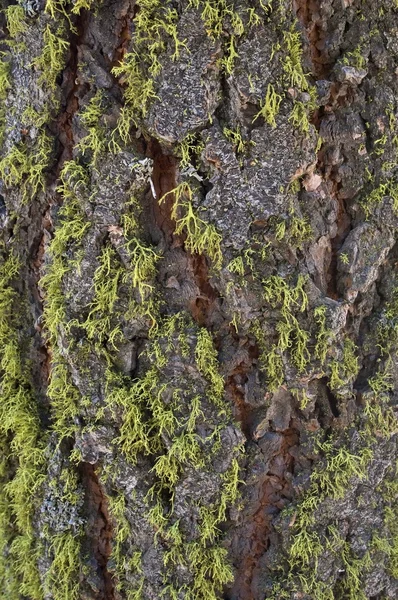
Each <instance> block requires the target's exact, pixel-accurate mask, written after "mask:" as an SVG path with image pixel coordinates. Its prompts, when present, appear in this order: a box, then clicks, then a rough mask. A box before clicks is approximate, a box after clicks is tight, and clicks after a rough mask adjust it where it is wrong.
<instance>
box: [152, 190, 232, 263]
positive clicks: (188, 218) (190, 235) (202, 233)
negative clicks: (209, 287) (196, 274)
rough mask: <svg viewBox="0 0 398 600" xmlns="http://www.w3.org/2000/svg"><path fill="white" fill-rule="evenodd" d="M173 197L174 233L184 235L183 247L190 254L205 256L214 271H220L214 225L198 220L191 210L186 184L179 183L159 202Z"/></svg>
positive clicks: (172, 216)
mask: <svg viewBox="0 0 398 600" xmlns="http://www.w3.org/2000/svg"><path fill="white" fill-rule="evenodd" d="M170 195H173V196H174V204H173V209H172V211H171V218H172V219H174V221H175V222H176V229H175V233H176V234H177V235H180V234H184V235H185V236H186V238H185V247H186V248H187V250H189V251H190V252H192V253H198V254H207V255H208V256H209V257H210V259H211V260H212V261H213V265H214V267H215V269H221V265H222V253H221V239H222V238H221V235H220V234H219V233H218V232H217V231H216V228H215V227H214V225H209V224H208V223H206V221H203V220H202V219H200V218H199V217H198V216H197V215H196V214H195V213H194V210H193V207H192V197H193V192H192V189H191V188H190V186H189V185H188V184H187V183H180V185H178V186H177V187H176V188H175V189H173V190H171V191H170V192H168V193H167V194H165V195H164V196H163V197H162V198H161V199H160V202H164V200H165V199H166V198H167V197H168V196H170Z"/></svg>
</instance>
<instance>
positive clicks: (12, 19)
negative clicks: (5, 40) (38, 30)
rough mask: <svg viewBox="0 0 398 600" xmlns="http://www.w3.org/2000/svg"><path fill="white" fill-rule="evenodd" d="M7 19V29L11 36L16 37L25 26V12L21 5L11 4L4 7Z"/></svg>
mask: <svg viewBox="0 0 398 600" xmlns="http://www.w3.org/2000/svg"><path fill="white" fill-rule="evenodd" d="M5 15H6V20H7V29H8V33H9V34H10V37H11V38H13V39H14V38H16V37H17V36H18V35H20V34H21V33H24V32H25V31H26V28H27V23H26V20H25V12H24V9H23V8H22V6H18V5H13V6H8V7H7V8H6V9H5Z"/></svg>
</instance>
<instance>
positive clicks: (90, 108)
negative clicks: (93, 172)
mask: <svg viewBox="0 0 398 600" xmlns="http://www.w3.org/2000/svg"><path fill="white" fill-rule="evenodd" d="M102 104H103V92H102V91H101V90H98V91H97V92H96V93H95V95H94V96H93V97H92V98H91V99H90V101H89V103H88V105H87V106H85V108H84V110H83V111H82V112H81V113H80V119H81V122H82V123H83V126H84V128H85V129H86V130H87V135H85V136H84V137H83V138H82V139H81V140H80V142H79V143H78V144H77V148H78V149H79V150H80V152H81V153H82V154H83V155H84V154H85V153H86V152H87V151H88V152H89V155H90V158H91V165H92V166H95V165H96V163H97V161H98V158H99V156H100V154H101V153H102V152H103V151H104V150H105V147H106V145H105V133H104V131H103V130H102V128H101V126H100V119H101V117H102V114H103V106H102Z"/></svg>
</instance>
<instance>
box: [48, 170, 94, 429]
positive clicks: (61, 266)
mask: <svg viewBox="0 0 398 600" xmlns="http://www.w3.org/2000/svg"><path fill="white" fill-rule="evenodd" d="M60 178H61V183H60V185H59V187H58V191H59V192H60V193H61V194H62V195H63V197H64V204H63V206H62V208H61V209H60V211H59V217H60V224H59V226H58V227H57V228H56V229H55V233H54V237H53V239H52V241H51V243H50V246H49V248H48V254H49V257H50V264H49V266H48V268H47V272H46V273H45V275H44V276H43V277H42V279H41V281H40V285H41V287H42V288H43V290H44V293H45V303H44V313H43V320H44V324H45V326H46V332H47V336H48V342H49V344H50V346H51V351H52V361H51V375H50V383H49V386H48V390H47V393H48V396H49V398H50V399H51V402H52V410H53V418H54V428H55V430H56V431H57V433H58V435H59V438H60V440H62V439H63V438H64V437H68V436H69V435H71V433H73V431H74V430H75V427H76V425H75V422H74V417H75V415H76V414H77V411H78V408H77V403H78V399H79V394H78V392H77V390H76V388H74V386H73V385H72V384H71V383H70V378H69V373H68V368H67V365H66V362H65V359H64V358H63V355H62V352H61V351H60V349H59V337H60V336H61V335H62V334H63V333H64V332H65V331H66V328H67V322H66V311H65V295H64V290H63V280H64V278H65V276H66V274H67V273H68V272H69V271H70V270H71V269H73V267H74V266H75V263H74V262H73V261H71V260H70V259H69V256H68V250H69V248H70V247H73V246H75V247H76V245H78V244H79V243H80V242H81V240H82V239H83V237H84V235H85V233H86V232H87V230H88V228H89V227H90V223H88V222H87V221H86V219H85V215H84V213H83V211H82V208H81V206H80V201H79V197H78V193H79V190H80V189H81V188H84V186H85V185H86V183H87V174H86V172H85V170H84V169H83V168H82V167H81V166H80V165H79V164H78V163H76V162H75V161H70V162H67V163H65V165H64V168H63V170H62V172H61V177H60Z"/></svg>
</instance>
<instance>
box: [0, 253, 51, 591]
mask: <svg viewBox="0 0 398 600" xmlns="http://www.w3.org/2000/svg"><path fill="white" fill-rule="evenodd" d="M20 272H21V271H20V261H19V260H18V258H17V257H16V256H15V255H14V254H13V253H12V252H10V253H9V254H8V255H7V254H6V253H5V252H4V249H3V251H2V264H1V267H0V346H1V352H0V353H1V365H0V369H1V382H0V387H1V397H2V402H1V411H0V416H1V426H0V427H1V434H0V435H1V456H2V459H1V478H2V483H1V507H2V508H1V515H0V532H1V533H0V545H1V554H0V557H1V558H0V582H1V589H2V590H3V593H4V594H6V595H7V597H8V598H10V599H14V598H15V599H17V598H20V597H21V596H28V597H30V598H32V599H34V600H36V599H37V600H41V598H42V597H43V593H42V588H41V585H40V577H39V571H38V560H39V556H40V552H41V547H40V546H38V544H37V540H35V538H34V511H35V507H36V503H37V496H38V491H39V490H40V487H41V485H42V483H43V480H44V479H45V469H44V463H45V460H44V444H43V442H44V439H43V433H42V430H41V424H40V420H39V415H38V410H37V405H36V399H35V395H34V390H33V388H32V384H31V373H30V370H29V352H28V351H27V349H26V346H25V349H24V340H23V338H22V332H23V313H24V310H25V309H26V306H25V304H24V300H23V299H22V300H21V299H20V298H18V292H17V291H16V289H15V288H14V283H15V281H16V279H17V278H18V276H19V275H20ZM25 333H26V332H25Z"/></svg>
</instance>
